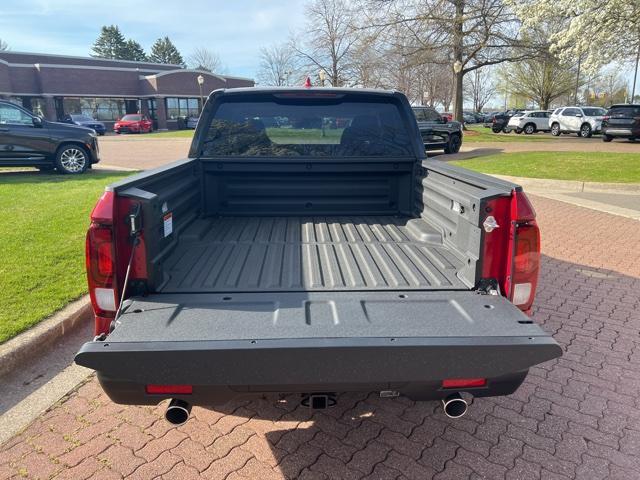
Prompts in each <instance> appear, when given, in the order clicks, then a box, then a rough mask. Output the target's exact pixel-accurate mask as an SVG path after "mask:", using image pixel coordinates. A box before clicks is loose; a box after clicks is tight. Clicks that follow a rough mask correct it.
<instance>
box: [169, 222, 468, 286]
mask: <svg viewBox="0 0 640 480" xmlns="http://www.w3.org/2000/svg"><path fill="white" fill-rule="evenodd" d="M463 266H464V260H462V259H459V258H457V256H456V255H454V253H453V251H452V249H448V248H447V247H446V245H445V244H444V243H443V238H442V235H441V233H440V232H439V231H438V230H436V229H435V228H433V227H431V226H430V225H429V224H428V223H427V222H426V221H425V220H424V219H421V218H411V217H400V216H340V217H213V218H211V217H210V218H201V219H198V220H196V221H194V222H193V223H192V224H191V225H189V226H188V227H187V228H186V229H185V230H184V231H183V232H182V233H181V234H180V237H179V241H178V242H177V245H176V247H175V249H174V250H173V251H172V253H171V254H170V255H169V257H168V258H167V259H166V260H165V262H164V271H165V280H164V282H163V283H162V285H161V286H160V288H159V289H158V291H159V292H162V293H187V292H190V293H197V292H211V293H213V292H252V291H260V292H265V291H266V292H274V291H278V292H283V291H287V292H293V291H323V290H324V291H327V290H331V291H340V290H403V289H404V290H414V289H415V290H438V289H446V290H467V289H469V288H470V287H471V285H466V284H465V283H464V282H463V281H462V280H461V279H460V278H459V277H458V276H457V275H456V273H457V271H458V270H459V269H460V268H462V267H463Z"/></svg>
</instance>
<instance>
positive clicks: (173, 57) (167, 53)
mask: <svg viewBox="0 0 640 480" xmlns="http://www.w3.org/2000/svg"><path fill="white" fill-rule="evenodd" d="M149 60H150V61H152V62H155V63H169V64H172V65H184V60H183V59H182V55H180V52H179V51H178V49H177V48H176V46H175V45H174V44H173V43H172V42H171V40H170V39H169V37H164V38H159V39H158V40H156V42H155V43H154V44H153V46H152V47H151V55H149Z"/></svg>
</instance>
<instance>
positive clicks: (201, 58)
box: [187, 47, 223, 73]
mask: <svg viewBox="0 0 640 480" xmlns="http://www.w3.org/2000/svg"><path fill="white" fill-rule="evenodd" d="M187 61H188V62H189V68H195V69H196V70H206V71H207V72H218V73H219V72H221V70H222V69H223V67H222V61H221V60H220V55H218V54H217V53H216V52H214V51H212V50H209V49H208V48H206V47H198V48H196V49H195V50H194V51H193V53H192V54H191V55H189V58H188V59H187Z"/></svg>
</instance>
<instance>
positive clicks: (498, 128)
mask: <svg viewBox="0 0 640 480" xmlns="http://www.w3.org/2000/svg"><path fill="white" fill-rule="evenodd" d="M491 131H492V132H493V133H500V132H501V131H502V130H501V129H500V127H491Z"/></svg>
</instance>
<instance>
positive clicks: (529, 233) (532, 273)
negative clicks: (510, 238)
mask: <svg viewBox="0 0 640 480" xmlns="http://www.w3.org/2000/svg"><path fill="white" fill-rule="evenodd" d="M515 201H516V202H517V218H516V223H515V232H514V233H515V239H514V241H515V244H514V249H513V265H512V274H511V291H510V293H509V299H510V300H511V301H512V302H513V303H514V304H515V305H516V306H518V308H520V309H521V310H523V311H527V310H529V309H530V308H531V305H532V304H533V299H534V297H535V294H536V287H537V286H538V273H539V270H540V229H539V228H538V225H537V224H536V221H535V218H536V213H535V211H534V209H533V206H532V205H531V202H529V199H528V198H527V197H526V195H525V194H524V193H523V192H518V193H517V194H516V198H515Z"/></svg>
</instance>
